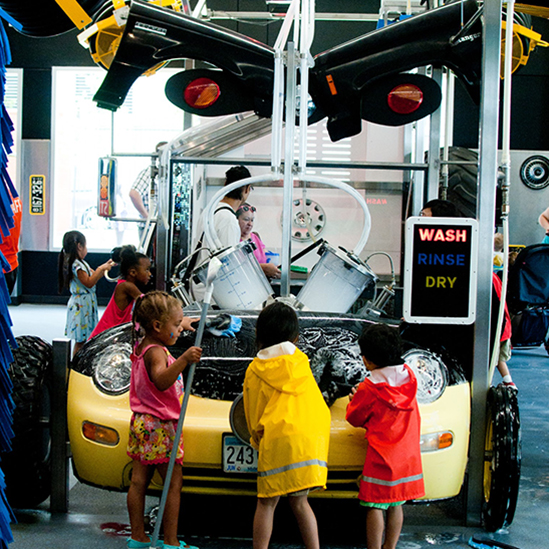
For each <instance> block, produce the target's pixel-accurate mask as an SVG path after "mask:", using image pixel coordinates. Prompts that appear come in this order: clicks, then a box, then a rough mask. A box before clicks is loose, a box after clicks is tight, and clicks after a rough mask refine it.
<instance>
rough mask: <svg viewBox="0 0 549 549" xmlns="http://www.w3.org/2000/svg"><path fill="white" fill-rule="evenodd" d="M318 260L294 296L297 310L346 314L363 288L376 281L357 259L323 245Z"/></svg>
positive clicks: (371, 273) (372, 274) (366, 267)
mask: <svg viewBox="0 0 549 549" xmlns="http://www.w3.org/2000/svg"><path fill="white" fill-rule="evenodd" d="M318 253H319V255H321V258H320V260H319V262H318V263H317V264H316V265H315V266H314V268H313V270H312V272H311V275H310V276H309V278H308V279H307V282H306V283H305V285H304V286H303V288H302V289H301V291H300V292H299V294H298V295H297V301H298V303H297V305H298V307H299V308H306V309H309V310H310V311H322V312H326V313H346V312H347V311H348V310H349V309H350V308H351V307H352V305H353V303H354V302H355V301H356V300H357V299H358V297H359V296H360V294H361V293H362V292H363V290H364V288H366V286H368V285H369V284H371V283H374V282H375V281H376V279H377V277H376V276H375V274H374V273H373V272H372V271H371V270H370V268H369V267H368V266H367V265H365V264H364V263H362V262H361V261H360V259H358V258H357V257H356V256H354V255H352V254H350V253H348V252H345V251H342V250H336V249H335V248H332V247H331V246H330V245H328V244H326V243H325V244H323V245H322V246H321V248H320V249H319V251H318Z"/></svg>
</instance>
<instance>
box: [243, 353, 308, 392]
mask: <svg viewBox="0 0 549 549" xmlns="http://www.w3.org/2000/svg"><path fill="white" fill-rule="evenodd" d="M292 348H293V349H292ZM269 349H270V348H269ZM285 350H288V351H289V350H293V351H294V352H293V354H290V353H287V354H283V355H279V356H275V357H274V358H266V359H263V358H260V356H261V355H262V353H259V354H258V356H257V358H256V359H255V360H254V361H253V362H252V363H251V364H250V366H249V368H250V369H251V371H252V372H253V373H254V374H255V375H256V376H257V377H258V378H259V379H261V381H263V382H264V383H266V384H267V385H269V386H271V387H272V388H273V389H276V390H277V391H280V392H281V393H287V394H290V395H298V394H301V393H303V392H304V391H305V390H306V388H307V383H308V380H309V379H310V377H311V367H310V366H309V360H308V359H307V355H305V354H304V353H303V352H302V351H300V350H299V349H298V348H297V347H295V346H294V345H292V346H291V348H290V347H289V346H287V347H285Z"/></svg>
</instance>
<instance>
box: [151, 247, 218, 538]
mask: <svg viewBox="0 0 549 549" xmlns="http://www.w3.org/2000/svg"><path fill="white" fill-rule="evenodd" d="M220 267H221V261H219V259H217V257H214V258H213V259H212V260H211V261H210V263H209V264H208V275H207V278H206V293H205V295H204V302H203V304H202V313H201V315H200V322H199V324H198V328H197V330H196V338H195V345H196V346H197V347H200V345H202V336H203V335H204V327H205V326H206V317H207V315H208V307H209V305H210V302H211V299H212V292H213V282H214V280H215V277H216V276H217V273H218V271H219V269H220ZM195 368H196V363H193V364H191V365H190V367H189V373H188V374H187V383H186V384H185V394H184V396H183V403H182V404H181V413H180V414H179V421H178V422H177V429H176V432H175V438H174V441H173V447H172V453H171V455H170V461H169V463H168V470H167V471H166V478H165V479H164V488H163V490H162V497H161V498H160V507H159V508H158V517H157V519H156V524H155V527H154V532H153V537H152V540H151V547H152V548H155V549H156V548H157V547H159V546H158V536H159V533H160V527H161V525H162V518H163V516H164V509H165V507H166V499H167V497H168V490H169V488H170V483H171V480H172V474H173V468H174V465H175V458H176V456H177V448H179V441H180V440H181V433H182V432H183V423H184V422H185V413H186V411H187V404H188V402H189V396H190V394H191V387H192V384H193V378H194V371H195ZM160 547H161V546H160Z"/></svg>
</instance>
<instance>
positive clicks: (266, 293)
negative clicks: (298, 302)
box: [193, 240, 273, 309]
mask: <svg viewBox="0 0 549 549" xmlns="http://www.w3.org/2000/svg"><path fill="white" fill-rule="evenodd" d="M253 252H254V245H253V244H252V243H251V242H250V241H247V240H246V241H244V242H240V243H239V244H237V245H236V246H233V247H231V248H227V249H225V250H222V251H221V252H219V253H217V254H215V257H217V258H218V259H219V260H220V261H221V269H220V270H219V274H218V275H217V278H216V279H215V283H214V289H213V294H212V295H213V298H214V299H215V302H216V304H217V305H219V307H221V308H222V309H261V307H262V305H263V303H264V302H265V301H266V300H267V299H268V298H269V297H270V296H271V295H272V293H273V290H272V288H271V285H270V284H269V281H268V280H267V277H266V276H265V274H264V273H263V270H262V269H261V267H260V266H259V263H258V262H257V259H256V258H255V256H254V253H253ZM209 261H210V260H209V259H208V260H207V261H205V262H204V263H202V264H201V265H199V266H198V267H197V268H196V269H195V270H194V273H193V274H194V275H195V276H196V277H198V279H199V280H200V282H202V283H205V282H206V277H207V274H208V263H209Z"/></svg>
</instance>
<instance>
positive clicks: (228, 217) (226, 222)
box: [206, 205, 240, 249]
mask: <svg viewBox="0 0 549 549" xmlns="http://www.w3.org/2000/svg"><path fill="white" fill-rule="evenodd" d="M214 228H215V233H216V234H217V238H219V240H220V241H221V245H222V247H223V248H226V247H228V246H236V245H237V244H238V243H239V242H240V224H239V223H238V219H237V218H236V214H235V212H234V210H233V209H232V208H231V207H230V206H228V205H221V206H218V207H217V209H216V210H215V213H214ZM206 238H207V237H206ZM209 244H210V248H212V249H213V243H211V242H210V243H209Z"/></svg>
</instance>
